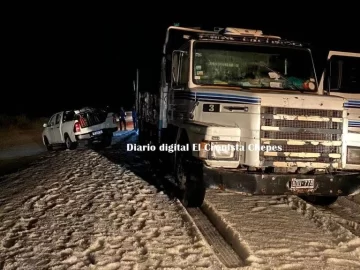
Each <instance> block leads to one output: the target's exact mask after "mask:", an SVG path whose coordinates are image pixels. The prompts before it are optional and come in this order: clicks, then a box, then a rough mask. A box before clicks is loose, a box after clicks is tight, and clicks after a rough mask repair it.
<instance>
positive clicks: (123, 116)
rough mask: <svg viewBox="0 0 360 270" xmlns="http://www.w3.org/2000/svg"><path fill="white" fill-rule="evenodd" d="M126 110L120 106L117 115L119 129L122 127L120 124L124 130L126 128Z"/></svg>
mask: <svg viewBox="0 0 360 270" xmlns="http://www.w3.org/2000/svg"><path fill="white" fill-rule="evenodd" d="M125 118H126V112H125V110H124V107H121V109H120V117H119V122H120V130H123V129H122V124H124V130H126V120H125Z"/></svg>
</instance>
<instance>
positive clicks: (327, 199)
mask: <svg viewBox="0 0 360 270" xmlns="http://www.w3.org/2000/svg"><path fill="white" fill-rule="evenodd" d="M299 197H300V198H301V199H303V200H304V201H307V202H309V203H311V204H314V205H320V206H328V205H331V204H333V203H334V202H336V200H337V199H338V196H313V195H311V196H299Z"/></svg>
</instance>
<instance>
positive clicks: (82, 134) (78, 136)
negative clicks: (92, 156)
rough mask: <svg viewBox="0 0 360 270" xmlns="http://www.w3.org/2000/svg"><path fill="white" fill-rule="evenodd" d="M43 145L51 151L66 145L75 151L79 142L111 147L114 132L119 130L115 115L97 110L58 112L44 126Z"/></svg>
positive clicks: (85, 109)
mask: <svg viewBox="0 0 360 270" xmlns="http://www.w3.org/2000/svg"><path fill="white" fill-rule="evenodd" d="M43 126H44V131H43V132H42V139H43V143H44V145H45V146H46V148H47V149H48V150H49V151H50V150H52V149H53V147H54V146H62V145H65V146H66V148H67V149H70V150H72V149H75V148H76V147H77V146H78V142H79V141H86V142H87V143H88V144H89V143H90V144H91V143H93V142H99V143H100V145H101V146H104V147H107V146H109V145H111V141H112V137H113V132H114V131H116V130H117V124H116V117H115V115H114V114H113V113H109V112H107V111H105V110H101V109H95V108H88V107H87V108H83V109H80V110H71V111H62V112H57V113H55V114H54V115H52V116H51V117H50V120H49V121H48V123H46V124H44V125H43Z"/></svg>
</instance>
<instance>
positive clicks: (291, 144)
mask: <svg viewBox="0 0 360 270" xmlns="http://www.w3.org/2000/svg"><path fill="white" fill-rule="evenodd" d="M342 113H343V112H342V111H337V110H316V109H295V108H281V107H262V108H261V129H260V130H261V144H262V145H273V146H275V145H276V146H279V147H280V146H281V148H282V149H280V150H281V151H277V152H270V153H269V152H260V160H261V161H263V165H264V166H274V164H275V163H278V164H279V162H296V164H297V165H298V167H307V166H312V165H309V162H310V163H312V164H313V163H323V164H329V163H332V164H335V166H336V163H337V164H339V163H340V161H341V139H342V129H343V118H342ZM277 150H279V148H278V149H277ZM305 163H307V164H305ZM278 166H280V165H278ZM294 166H295V165H294ZM335 166H334V167H335ZM320 167H321V166H320Z"/></svg>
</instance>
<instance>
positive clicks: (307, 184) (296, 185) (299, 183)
mask: <svg viewBox="0 0 360 270" xmlns="http://www.w3.org/2000/svg"><path fill="white" fill-rule="evenodd" d="M314 187H315V180H314V179H296V178H293V179H291V187H290V188H291V189H302V188H303V189H313V188H314Z"/></svg>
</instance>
